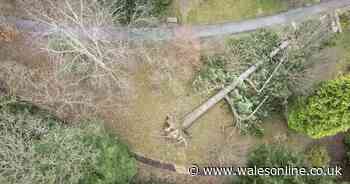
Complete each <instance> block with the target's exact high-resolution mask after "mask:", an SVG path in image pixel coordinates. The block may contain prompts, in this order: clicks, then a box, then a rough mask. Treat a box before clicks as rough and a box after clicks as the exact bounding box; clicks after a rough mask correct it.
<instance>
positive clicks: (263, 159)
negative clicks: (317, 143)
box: [238, 144, 337, 184]
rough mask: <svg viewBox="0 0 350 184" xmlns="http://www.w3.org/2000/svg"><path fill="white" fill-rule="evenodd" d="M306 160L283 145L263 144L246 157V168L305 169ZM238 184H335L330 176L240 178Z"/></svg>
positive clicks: (300, 154)
mask: <svg viewBox="0 0 350 184" xmlns="http://www.w3.org/2000/svg"><path fill="white" fill-rule="evenodd" d="M306 162H307V161H306V159H305V157H304V155H303V154H302V153H298V152H294V151H290V150H289V149H288V148H286V147H285V146H283V145H278V144H277V145H267V144H263V145H260V146H258V147H256V148H255V149H254V150H253V151H252V152H251V153H250V154H249V155H248V163H247V165H248V167H255V166H256V167H262V168H266V167H269V168H276V167H283V168H285V167H286V166H290V167H298V168H300V167H305V168H307V167H308V166H307V163H306ZM238 183H241V184H250V183H259V184H270V183H278V184H301V183H303V184H332V183H334V184H335V183H337V182H336V180H335V178H334V177H331V176H240V177H239V178H238Z"/></svg>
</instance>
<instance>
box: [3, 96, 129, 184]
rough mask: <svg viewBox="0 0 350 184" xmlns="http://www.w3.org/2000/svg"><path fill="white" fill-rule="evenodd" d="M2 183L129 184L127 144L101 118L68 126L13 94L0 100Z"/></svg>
mask: <svg viewBox="0 0 350 184" xmlns="http://www.w3.org/2000/svg"><path fill="white" fill-rule="evenodd" d="M0 127H1V128H0V145H1V150H0V160H1V168H0V181H1V183H120V184H125V183H129V182H130V181H131V179H132V177H133V176H134V175H135V174H136V166H135V160H134V158H133V157H132V156H131V153H130V152H129V150H128V147H127V146H126V145H125V144H123V143H122V142H121V141H120V140H119V139H117V138H115V137H114V136H112V135H111V134H109V133H108V132H107V131H106V130H105V129H104V127H103V125H102V123H101V122H98V121H95V120H94V121H84V122H80V123H77V124H74V125H67V124H65V123H63V122H62V121H60V120H58V119H57V118H55V117H53V116H51V115H49V114H48V113H47V112H45V111H42V110H40V109H39V108H37V107H35V106H32V105H29V104H27V103H25V102H21V101H19V100H18V99H16V98H14V97H3V96H2V97H1V101H0Z"/></svg>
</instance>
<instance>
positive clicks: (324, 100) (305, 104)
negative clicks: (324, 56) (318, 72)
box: [288, 75, 350, 138]
mask: <svg viewBox="0 0 350 184" xmlns="http://www.w3.org/2000/svg"><path fill="white" fill-rule="evenodd" d="M349 102H350V75H348V76H342V77H339V78H337V79H335V80H331V81H327V82H324V83H323V84H321V86H320V88H319V89H318V90H317V91H316V93H315V94H314V95H312V96H309V97H307V98H300V99H299V100H297V102H295V104H294V105H293V106H292V109H291V112H290V113H289V115H288V126H289V127H290V128H292V129H294V130H296V131H298V132H301V133H304V134H307V135H309V136H311V137H313V138H321V137H325V136H332V135H335V134H337V133H339V132H344V131H346V130H348V129H349V128H350V103H349Z"/></svg>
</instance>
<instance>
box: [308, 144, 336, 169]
mask: <svg viewBox="0 0 350 184" xmlns="http://www.w3.org/2000/svg"><path fill="white" fill-rule="evenodd" d="M306 160H307V162H308V163H309V165H310V166H311V167H327V166H328V164H329V162H330V160H331V159H330V157H329V155H328V151H327V148H326V147H325V146H320V145H315V146H312V147H311V148H310V149H309V150H308V151H307V152H306Z"/></svg>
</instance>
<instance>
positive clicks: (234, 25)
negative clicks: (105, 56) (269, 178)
mask: <svg viewBox="0 0 350 184" xmlns="http://www.w3.org/2000/svg"><path fill="white" fill-rule="evenodd" d="M346 6H350V0H332V1H327V2H322V3H320V4H317V5H313V6H310V7H303V8H298V9H294V10H289V11H287V12H283V13H280V14H276V15H272V16H267V17H261V18H256V19H252V20H246V21H241V22H227V23H222V24H212V25H193V26H191V29H192V32H193V37H195V38H206V37H212V36H220V35H228V34H236V33H241V32H247V31H253V30H256V29H259V28H265V27H270V26H273V25H280V24H288V23H291V22H293V21H300V20H303V19H307V18H309V17H310V16H314V15H318V14H320V13H323V12H328V11H332V10H334V9H337V8H342V7H346ZM7 20H8V21H9V22H10V23H13V24H15V25H16V26H17V28H18V29H19V30H21V31H26V32H31V33H33V34H34V35H44V36H45V35H47V34H48V33H52V32H57V29H56V30H55V29H50V28H49V27H48V26H47V25H45V24H43V23H38V22H35V21H31V20H22V19H16V18H14V17H7ZM181 27H182V26H175V27H172V28H170V27H159V28H148V29H132V28H123V27H102V28H89V30H88V32H90V33H91V34H95V35H97V36H98V39H106V40H125V39H131V40H167V39H171V38H173V37H174V35H175V33H176V32H177V31H178V30H179V29H181ZM67 29H71V30H73V31H77V32H79V30H78V29H75V28H67Z"/></svg>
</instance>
